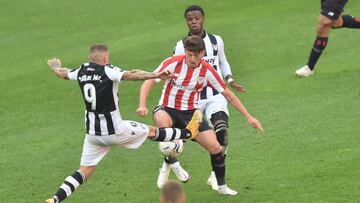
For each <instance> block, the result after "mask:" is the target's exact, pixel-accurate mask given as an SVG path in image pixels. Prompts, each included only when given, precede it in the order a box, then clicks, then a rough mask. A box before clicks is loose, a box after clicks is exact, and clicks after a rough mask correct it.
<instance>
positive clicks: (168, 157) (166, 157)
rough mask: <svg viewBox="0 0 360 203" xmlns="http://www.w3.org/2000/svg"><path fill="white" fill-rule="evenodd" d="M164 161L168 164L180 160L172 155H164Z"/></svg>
mask: <svg viewBox="0 0 360 203" xmlns="http://www.w3.org/2000/svg"><path fill="white" fill-rule="evenodd" d="M164 161H165V163H167V164H173V163H176V162H178V160H177V158H176V157H170V156H165V157H164Z"/></svg>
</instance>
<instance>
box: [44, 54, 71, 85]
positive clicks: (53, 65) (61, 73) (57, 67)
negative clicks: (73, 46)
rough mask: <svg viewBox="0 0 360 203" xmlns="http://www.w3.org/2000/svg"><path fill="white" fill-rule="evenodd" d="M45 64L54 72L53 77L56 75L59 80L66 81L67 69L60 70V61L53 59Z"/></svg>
mask: <svg viewBox="0 0 360 203" xmlns="http://www.w3.org/2000/svg"><path fill="white" fill-rule="evenodd" d="M47 64H48V65H49V67H50V68H51V69H52V70H54V73H55V75H57V76H58V77H59V78H62V79H65V80H68V79H69V77H68V73H69V71H70V70H69V69H68V68H62V67H61V61H60V59H57V58H53V59H49V60H48V61H47Z"/></svg>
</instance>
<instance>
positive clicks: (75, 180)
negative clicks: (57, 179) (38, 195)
mask: <svg viewBox="0 0 360 203" xmlns="http://www.w3.org/2000/svg"><path fill="white" fill-rule="evenodd" d="M98 139H101V137H100V136H91V135H86V137H85V140H84V146H83V152H82V155H81V162H80V168H79V170H77V171H75V172H74V173H73V174H72V175H70V176H68V177H67V178H66V179H65V181H64V182H63V184H62V185H61V186H60V187H59V189H58V190H57V192H56V193H55V195H54V196H53V197H52V198H50V199H47V200H45V202H46V203H58V202H62V201H63V200H65V199H66V198H67V197H69V196H70V195H71V194H72V193H73V192H75V190H76V189H77V188H78V187H79V186H80V185H82V184H83V183H85V181H86V180H88V179H89V178H90V177H91V175H92V173H93V172H94V171H95V170H96V166H97V164H98V163H99V162H100V161H101V160H102V159H103V158H104V156H105V155H106V154H107V153H108V152H109V150H110V147H104V146H99V145H98V144H97V143H98Z"/></svg>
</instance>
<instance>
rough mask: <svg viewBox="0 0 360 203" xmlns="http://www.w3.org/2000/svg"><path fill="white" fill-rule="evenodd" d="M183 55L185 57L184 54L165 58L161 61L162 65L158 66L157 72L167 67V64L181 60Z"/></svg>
mask: <svg viewBox="0 0 360 203" xmlns="http://www.w3.org/2000/svg"><path fill="white" fill-rule="evenodd" d="M184 57H185V55H178V56H173V57H170V58H168V59H167V60H165V61H164V62H163V66H162V67H161V68H160V70H159V73H160V72H161V71H163V70H164V69H165V68H166V67H168V65H170V64H172V63H174V62H179V61H182V58H184Z"/></svg>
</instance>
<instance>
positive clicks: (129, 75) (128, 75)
mask: <svg viewBox="0 0 360 203" xmlns="http://www.w3.org/2000/svg"><path fill="white" fill-rule="evenodd" d="M171 76H172V74H171V73H170V72H169V71H163V72H160V73H151V72H147V71H143V70H137V69H135V70H131V71H127V72H125V73H124V75H123V77H122V78H123V79H124V80H147V79H154V78H160V79H166V78H168V77H171Z"/></svg>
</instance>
